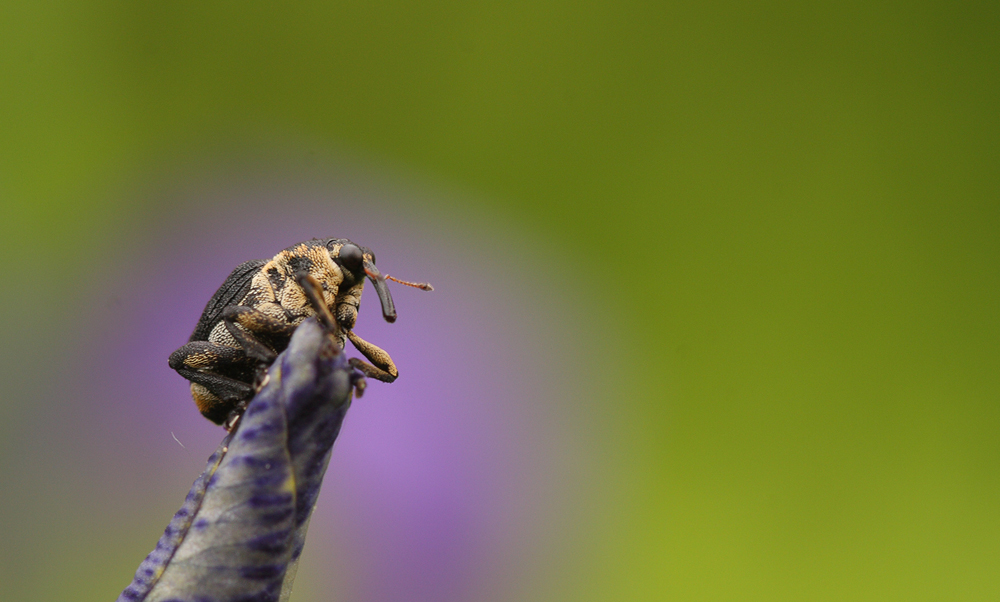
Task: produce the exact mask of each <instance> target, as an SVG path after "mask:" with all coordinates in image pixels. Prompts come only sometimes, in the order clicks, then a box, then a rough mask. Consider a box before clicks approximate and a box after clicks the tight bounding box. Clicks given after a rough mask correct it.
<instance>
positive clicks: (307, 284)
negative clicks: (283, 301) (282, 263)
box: [295, 272, 337, 332]
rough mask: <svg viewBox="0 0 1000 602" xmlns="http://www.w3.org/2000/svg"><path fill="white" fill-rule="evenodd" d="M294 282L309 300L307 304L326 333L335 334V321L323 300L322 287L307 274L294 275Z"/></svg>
mask: <svg viewBox="0 0 1000 602" xmlns="http://www.w3.org/2000/svg"><path fill="white" fill-rule="evenodd" d="M295 281H296V282H298V283H299V286H300V287H302V291H303V292H304V293H305V294H306V298H307V299H309V303H310V304H312V306H313V309H314V310H315V311H316V317H317V318H318V319H319V321H320V323H321V324H322V325H323V326H324V327H325V328H326V330H327V332H336V329H337V320H336V319H334V317H333V314H332V313H330V308H329V307H327V306H326V302H325V301H324V300H323V285H321V284H320V283H319V281H317V280H316V279H315V278H314V277H313V276H311V275H310V274H309V273H307V272H298V273H296V274H295Z"/></svg>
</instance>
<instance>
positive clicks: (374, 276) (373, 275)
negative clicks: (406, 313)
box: [364, 259, 396, 322]
mask: <svg viewBox="0 0 1000 602" xmlns="http://www.w3.org/2000/svg"><path fill="white" fill-rule="evenodd" d="M364 266H365V275H367V276H368V279H369V280H371V281H372V284H373V285H375V292H376V293H378V300H379V301H381V302H382V317H383V318H385V321H386V322H395V321H396V305H395V304H394V303H393V302H392V294H390V293H389V287H388V286H387V285H386V283H385V276H383V275H382V273H381V272H379V271H378V268H377V267H375V264H374V263H372V262H371V261H369V260H367V259H366V260H365V263H364Z"/></svg>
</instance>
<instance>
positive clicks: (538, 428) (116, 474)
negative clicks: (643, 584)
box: [61, 178, 595, 602]
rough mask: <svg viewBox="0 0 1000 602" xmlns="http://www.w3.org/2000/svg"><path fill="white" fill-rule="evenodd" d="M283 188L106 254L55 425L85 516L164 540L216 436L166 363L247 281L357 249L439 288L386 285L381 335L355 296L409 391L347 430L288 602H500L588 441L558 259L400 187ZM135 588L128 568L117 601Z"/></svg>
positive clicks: (582, 463) (576, 340)
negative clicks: (314, 251) (286, 260)
mask: <svg viewBox="0 0 1000 602" xmlns="http://www.w3.org/2000/svg"><path fill="white" fill-rule="evenodd" d="M295 181H296V182H297V183H296V184H295V185H294V186H292V185H289V184H288V182H287V181H285V180H282V179H281V178H275V179H272V180H266V179H263V178H261V179H259V180H258V181H257V182H253V183H249V184H248V183H247V181H246V178H242V179H240V180H239V182H240V184H238V185H237V184H230V183H227V182H224V181H223V182H218V181H217V182H210V183H205V182H202V183H200V184H198V185H192V186H191V187H189V188H187V189H183V190H175V191H172V192H171V193H169V194H168V195H166V196H165V197H164V198H161V199H159V201H160V202H159V203H158V205H159V206H160V207H164V208H169V209H164V210H162V211H161V212H160V213H159V214H156V215H148V216H142V217H144V219H139V220H137V221H130V228H129V230H128V231H127V232H125V231H123V234H122V238H121V241H120V245H119V244H112V245H110V246H112V247H117V248H116V249H113V250H115V251H117V254H116V255H114V256H113V257H110V258H107V259H106V260H104V261H102V262H100V265H101V267H102V269H101V270H100V271H98V272H96V273H95V274H94V275H93V278H94V282H95V283H96V284H97V286H95V287H94V289H93V291H91V292H90V294H89V296H88V297H87V299H88V300H87V301H85V303H84V307H83V308H82V309H83V310H84V313H85V315H87V316H88V317H89V318H88V324H87V326H86V327H85V329H84V337H83V339H82V340H81V341H77V342H75V348H76V349H77V353H78V354H79V358H80V361H79V362H77V363H76V364H75V366H73V368H72V369H71V371H72V372H73V375H72V379H73V381H74V382H75V383H77V385H76V396H75V399H76V402H77V403H76V404H75V406H74V408H75V409H70V410H68V413H67V414H66V416H65V418H66V420H65V421H64V422H61V423H62V424H63V425H64V426H65V433H64V435H65V438H64V439H62V440H64V441H65V442H66V444H67V445H69V446H70V447H72V448H74V449H75V450H77V452H76V453H77V456H76V460H77V461H79V460H84V463H85V464H86V465H87V466H90V467H91V468H92V470H91V471H90V472H89V474H88V477H87V479H86V487H87V488H88V490H89V491H90V492H91V493H90V494H88V497H90V496H92V499H91V500H90V501H91V502H93V503H94V504H96V505H102V506H105V507H106V508H107V510H108V512H110V513H112V514H118V515H119V518H121V519H122V520H123V521H124V522H125V523H127V524H132V525H135V529H134V530H132V531H130V533H131V536H133V537H135V538H136V541H140V542H141V541H145V542H146V544H145V547H146V548H149V547H150V546H152V545H153V543H155V539H156V536H157V535H158V534H159V531H160V530H161V529H162V527H163V525H165V524H166V522H167V520H168V519H169V516H170V512H172V509H173V507H174V506H176V505H177V504H179V503H180V500H181V499H182V498H183V495H184V493H185V492H186V490H187V487H188V486H189V484H190V482H191V481H192V480H193V479H194V478H195V476H196V475H197V473H198V472H199V471H200V470H201V468H202V467H203V463H204V460H205V458H207V457H208V455H209V454H210V453H211V451H212V449H213V448H214V446H215V445H216V444H217V443H218V441H219V439H221V437H222V436H223V431H222V430H221V429H220V428H218V427H216V426H214V425H212V424H210V423H209V422H208V421H206V420H204V419H203V418H202V417H201V416H200V415H199V414H198V412H197V409H196V408H195V406H194V404H193V402H192V401H191V399H190V396H189V393H188V384H187V382H186V381H184V380H183V379H182V378H181V377H180V376H178V375H177V374H175V373H174V372H173V371H171V370H169V368H168V367H167V365H166V358H167V356H168V355H169V354H170V352H171V351H173V350H174V349H175V348H177V347H179V346H181V345H182V344H183V343H184V342H186V339H187V337H188V336H189V334H190V332H191V330H192V329H193V328H194V325H195V322H196V321H197V319H198V316H199V315H200V313H201V310H202V308H203V307H204V304H205V302H206V301H207V300H208V298H209V297H210V296H211V294H212V293H213V292H214V291H215V289H216V288H217V287H218V286H219V284H221V282H222V281H223V279H224V278H225V277H226V276H227V275H228V273H229V272H230V271H231V270H232V268H233V267H235V266H236V265H237V264H239V263H240V262H242V261H245V260H247V259H251V258H265V257H270V256H272V255H274V254H275V253H277V252H278V251H279V250H281V249H282V248H285V247H287V246H289V245H291V244H294V243H296V242H299V241H301V240H305V239H308V238H312V237H326V236H341V237H347V238H350V239H352V240H353V241H354V242H357V243H359V244H362V245H365V246H368V247H370V248H372V249H373V251H374V252H375V254H376V257H377V259H378V266H379V268H380V269H381V270H382V271H383V272H384V273H389V274H392V275H395V276H398V277H401V278H405V279H410V280H417V281H429V282H432V283H433V284H434V286H435V289H436V290H435V291H434V292H431V293H426V292H422V291H418V290H416V289H410V288H407V287H403V286H393V294H394V297H395V300H396V306H397V309H398V312H399V319H398V320H397V322H396V323H395V324H391V325H390V324H387V323H385V322H384V321H383V320H382V318H381V313H380V311H379V306H378V299H377V297H376V296H375V294H374V291H372V290H371V288H370V287H368V288H367V289H366V293H365V296H364V298H363V300H362V309H361V312H360V315H359V321H358V325H357V327H356V332H358V333H359V334H360V335H361V336H362V337H364V338H366V339H367V340H369V341H372V342H374V343H375V344H377V345H379V346H381V347H382V348H384V349H386V350H387V351H388V352H389V353H390V354H391V355H392V357H393V359H394V360H395V362H396V364H397V366H398V367H399V370H400V378H399V379H398V380H397V381H396V382H395V383H393V384H391V385H386V384H383V383H378V382H372V383H370V386H369V388H368V392H367V393H366V395H365V396H364V397H363V398H362V399H360V400H356V401H355V404H354V406H353V407H352V409H351V411H350V413H349V414H348V417H347V420H346V422H345V425H344V429H343V431H342V433H341V436H340V439H339V440H338V442H337V444H336V445H335V447H334V455H333V459H332V461H331V465H330V470H329V472H328V473H327V476H326V480H325V484H324V490H323V493H322V494H321V496H320V500H319V504H318V506H317V510H316V513H315V515H314V517H313V521H312V526H311V528H310V534H309V537H308V539H307V545H306V550H305V555H304V558H303V561H302V567H301V568H300V571H299V575H298V578H297V591H296V596H295V599H296V600H299V601H300V602H305V601H306V600H311V599H316V600H320V599H322V600H325V599H329V598H330V592H332V591H336V592H337V599H342V600H372V601H375V600H435V601H446V600H467V599H470V598H472V597H475V598H477V599H491V598H494V597H495V598H508V597H509V596H510V595H512V592H511V591H505V588H506V587H507V585H505V584H509V583H525V582H529V581H530V580H531V579H532V573H533V571H535V570H536V565H537V564H538V562H541V561H542V560H544V559H546V558H548V559H551V557H552V555H554V554H558V550H559V549H560V547H561V546H563V545H564V539H565V537H566V536H567V534H568V533H569V532H570V531H571V529H572V525H573V522H574V521H575V520H577V518H576V516H577V514H576V513H575V512H574V511H572V508H573V507H577V506H579V503H578V501H577V500H576V498H577V497H578V496H579V490H580V488H581V486H582V483H583V482H584V481H585V480H586V479H587V472H588V469H587V468H586V467H587V466H588V462H589V461H588V455H589V454H591V453H592V451H590V450H587V449H584V447H583V446H582V445H581V444H580V441H582V440H584V439H583V436H582V435H581V433H582V432H584V431H585V430H590V429H591V428H592V427H591V426H588V424H589V422H588V421H590V417H589V412H591V410H593V408H592V407H591V406H592V405H593V402H592V401H587V399H591V400H592V399H593V397H594V396H593V393H592V386H591V385H590V384H589V382H588V381H591V380H593V376H594V372H595V371H594V370H593V369H592V368H590V367H588V366H587V365H586V363H587V362H588V361H589V360H588V359H587V358H588V357H590V356H589V355H588V354H586V353H585V347H584V345H583V341H581V340H580V333H581V332H584V331H585V330H584V329H583V328H581V322H582V316H584V315H585V314H586V308H584V307H582V306H580V305H579V303H578V299H579V298H580V297H579V295H574V294H572V292H571V291H569V290H568V289H567V288H565V286H564V285H562V286H561V285H559V284H554V283H553V278H552V277H551V274H544V273H539V271H538V270H537V269H536V266H537V265H539V264H545V265H548V264H550V262H551V260H552V258H551V257H546V256H543V255H542V254H544V253H545V249H544V246H543V245H535V244H532V243H531V241H529V240H526V239H523V240H518V239H517V237H516V236H515V235H513V234H512V233H511V232H510V231H509V230H505V229H503V228H498V227H497V224H496V220H495V218H489V219H487V218H486V217H485V216H475V215H462V214H461V211H460V210H458V209H456V210H454V211H451V210H450V211H448V212H444V211H432V210H428V211H427V212H424V213H421V212H420V211H419V210H415V209H413V207H415V206H419V204H418V203H410V204H409V205H408V207H409V209H407V212H406V213H403V212H402V210H401V209H399V208H398V206H396V205H394V204H393V203H392V201H391V198H392V197H393V195H395V194H398V193H395V192H393V191H391V190H390V191H385V190H382V191H371V190H369V191H364V190H359V189H357V188H352V187H351V186H350V184H349V182H348V181H347V180H338V179H336V178H333V179H329V178H328V179H325V180H321V181H320V180H314V181H311V182H309V183H308V184H306V185H304V184H302V180H301V179H296V180H295ZM348 351H349V352H350V353H351V354H352V355H355V356H356V355H358V354H357V352H356V351H354V350H353V349H352V348H349V349H348ZM588 390H589V391H591V393H590V394H588V395H583V392H585V391H588ZM175 438H176V439H177V441H175ZM66 470H67V471H68V472H72V471H73V469H72V468H70V467H67V468H66ZM146 551H148V549H147V550H146ZM141 557H142V556H141V554H138V555H136V557H135V563H136V564H138V562H139V560H141ZM133 569H134V567H122V582H123V586H124V584H125V583H126V582H127V576H128V575H130V574H131V571H132V570H133Z"/></svg>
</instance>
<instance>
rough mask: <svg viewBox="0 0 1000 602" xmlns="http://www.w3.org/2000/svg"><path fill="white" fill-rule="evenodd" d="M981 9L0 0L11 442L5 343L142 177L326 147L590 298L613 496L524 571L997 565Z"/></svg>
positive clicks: (954, 580) (781, 594)
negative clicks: (552, 553) (547, 557)
mask: <svg viewBox="0 0 1000 602" xmlns="http://www.w3.org/2000/svg"><path fill="white" fill-rule="evenodd" d="M998 31H1000V4H998V3H996V2H982V3H958V4H956V3H944V2H939V3H931V2H897V3H888V2H878V3H871V2H864V3H861V2H859V3H836V4H835V3H826V4H819V3H803V4H793V3H768V4H747V3H736V2H714V3H713V2H708V3H697V4H694V3H692V4H689V5H680V4H672V3H665V2H658V3H639V2H627V1H626V2H616V3H586V2H585V3H579V2H544V1H543V2H503V3H499V2H497V3H489V2H480V3H434V4H429V3H419V2H389V3H383V4H379V5H367V4H364V3H339V2H338V3H331V2H324V3H321V2H300V3H289V4H284V5H277V4H270V3H268V4H264V3H246V2H240V3H237V2H227V3H219V2H172V3H163V2H155V3H139V4H136V3H127V2H103V1H93V0H91V1H89V2H79V1H72V0H67V1H65V2H33V3H28V2H6V3H4V4H3V5H2V7H0V202H2V215H0V244H2V245H3V249H4V255H3V256H4V258H5V259H6V270H7V273H6V274H5V277H4V278H3V279H2V281H3V283H2V284H0V293H2V296H3V298H4V300H5V310H6V311H5V312H4V314H5V315H6V316H8V317H9V318H12V319H11V320H10V322H11V323H8V324H7V325H5V327H4V331H5V332H6V335H5V337H4V339H5V341H6V342H5V344H4V347H5V350H4V356H3V360H4V367H3V371H4V374H5V382H7V383H9V385H8V386H6V387H5V390H4V392H3V393H0V395H2V399H3V403H2V408H0V419H2V420H3V421H4V422H5V423H6V424H5V425H4V426H3V427H2V428H0V435H3V439H4V440H5V441H4V443H0V450H2V453H3V454H4V457H5V458H8V459H9V458H16V457H17V455H18V449H17V448H16V446H14V445H13V444H11V443H10V441H11V439H10V438H9V437H8V435H9V434H10V433H12V432H14V431H15V430H16V429H17V428H18V426H17V425H18V423H19V421H20V420H21V419H22V418H23V417H24V416H25V415H26V414H30V413H37V412H39V411H41V412H43V413H44V412H50V411H56V410H53V409H52V408H51V404H48V403H45V402H43V400H37V399H33V398H32V396H31V391H32V390H33V389H32V388H33V387H34V384H33V383H32V382H30V380H28V379H23V378H21V379H18V378H17V375H18V374H34V373H35V372H32V370H37V369H38V367H39V366H42V367H44V366H45V365H46V362H47V361H48V359H47V358H48V357H49V355H48V354H50V353H51V352H52V349H53V346H57V345H58V341H59V340H60V337H61V336H63V335H64V334H65V333H66V332H71V331H72V330H73V329H74V324H73V323H72V321H71V320H69V319H68V318H66V314H65V312H62V311H60V308H61V307H63V306H64V304H67V303H70V304H72V303H73V301H74V296H75V295H76V293H77V291H80V290H82V289H85V288H86V287H87V286H88V282H89V281H90V279H91V278H92V277H93V274H94V273H95V271H100V262H101V261H102V258H106V257H109V256H112V255H114V254H118V253H127V252H128V247H127V246H126V245H125V244H124V243H125V241H127V240H130V239H129V238H128V233H129V232H131V227H132V226H131V225H132V224H133V223H135V221H136V220H140V219H142V216H144V215H147V214H150V213H151V212H155V211H164V208H163V207H159V206H155V203H149V204H148V205H147V204H143V203H139V202H133V201H134V200H135V199H136V198H147V196H148V195H143V194H137V193H135V191H136V190H148V189H149V188H150V187H155V186H157V185H158V184H157V183H162V182H164V181H173V180H175V179H177V178H182V177H194V176H191V175H190V174H196V175H198V174H200V175H204V174H206V173H207V174H211V173H213V171H214V170H217V169H222V167H220V166H226V165H230V164H232V162H234V161H236V162H239V161H243V160H246V159H247V158H248V157H251V158H253V160H254V161H258V162H260V161H262V160H261V159H260V157H268V156H271V155H273V154H275V151H274V149H275V148H286V147H295V148H296V149H297V150H296V151H295V152H301V153H303V154H305V155H308V153H309V152H310V151H311V150H312V149H317V148H318V149H321V151H322V152H323V153H325V152H327V151H330V152H333V151H335V152H337V153H342V154H343V155H344V156H348V157H351V158H352V159H351V160H353V161H357V162H358V163H360V164H362V165H365V166H367V167H366V169H368V170H370V171H371V172H374V173H378V172H379V171H380V170H382V171H384V172H385V173H392V174H394V175H393V176H392V178H395V179H396V180H394V181H398V179H400V178H401V179H402V180H405V181H407V182H411V183H413V185H414V186H417V187H423V188H422V189H423V190H427V189H431V190H447V191H448V193H447V194H445V193H442V194H437V195H435V194H424V195H421V196H420V200H419V206H418V205H417V204H415V205H414V206H412V207H408V208H407V211H411V212H416V213H420V214H422V215H424V214H425V215H440V216H443V217H444V216H448V215H450V214H452V213H455V212H470V211H471V212H473V214H475V215H482V216H487V217H484V218H483V219H481V220H480V223H479V224H478V226H477V227H481V228H483V229H484V231H487V230H490V231H491V232H492V234H491V235H492V236H497V237H503V236H505V235H506V234H508V233H509V234H510V235H511V237H512V240H514V239H516V240H518V241H522V242H521V243H519V244H521V245H527V246H528V248H521V249H520V250H519V252H521V253H524V254H527V255H531V254H532V253H533V252H535V251H534V249H533V248H532V247H531V243H526V242H523V241H537V244H538V247H537V249H538V250H537V256H536V257H535V260H536V261H535V263H534V264H533V269H537V271H538V273H540V274H546V273H552V274H558V278H559V280H560V282H565V283H569V284H566V285H565V286H564V294H566V295H570V296H572V297H573V298H574V299H577V298H579V299H583V301H582V302H583V303H585V304H586V307H587V308H588V312H589V316H588V318H587V319H586V320H584V321H582V322H581V328H585V329H587V330H586V331H585V332H584V336H585V340H589V341H592V342H593V350H592V353H594V354H597V357H598V361H600V362H601V365H602V366H603V367H604V370H605V375H604V376H603V379H604V381H605V384H604V387H605V388H604V390H601V391H595V392H594V396H595V400H594V401H593V403H597V404H599V405H601V406H604V407H605V408H606V409H607V411H606V413H605V414H604V416H603V419H602V424H601V425H600V426H599V428H598V429H595V430H594V431H593V432H592V433H591V434H590V436H591V437H592V443H593V445H594V447H595V448H597V449H599V450H600V455H601V457H602V458H605V461H606V462H607V464H608V466H609V467H612V468H610V469H608V470H606V471H604V472H603V473H602V474H605V476H606V478H607V482H605V483H600V484H599V487H600V488H601V489H603V490H604V491H605V494H606V496H607V497H606V499H605V501H604V502H602V505H601V508H602V510H601V512H600V513H599V515H597V516H593V517H591V518H590V519H588V520H587V521H582V522H581V523H580V526H579V527H578V531H577V533H576V536H575V539H574V540H573V542H572V544H573V545H571V546H567V547H566V548H565V549H563V550H562V551H561V552H560V554H559V555H558V557H555V558H552V559H551V562H548V563H546V564H545V565H543V566H542V567H541V570H539V571H538V574H537V575H536V576H535V578H534V579H533V580H532V581H530V582H526V583H524V584H523V585H522V586H521V587H519V588H517V589H518V590H520V591H521V594H520V595H521V596H523V597H524V598H526V599H574V600H617V599H635V600H654V599H671V600H751V599H753V600H802V599H817V600H820V599H822V600H845V599H850V600H931V599H935V600H937V599H950V600H995V599H998V598H1000V483H998V477H1000V448H998V441H1000V439H998V436H997V433H998V428H1000V407H998V404H997V391H998V384H1000V383H998V375H1000V370H998V368H1000V366H998V360H1000V352H998V350H1000V348H998V335H1000V329H998V326H1000V324H998V319H997V309H998V307H1000V305H998V302H1000V282H998V274H1000V271H998V269H1000V253H998V251H1000V169H998V165H997V162H998V159H1000V153H998V140H1000V128H998V115H1000V110H998V107H1000V51H998V50H1000V48H998V46H1000V36H998V35H997V32H998ZM331 149H333V150H332V151H331ZM277 154H279V155H280V152H279V153H277ZM263 161H265V162H266V159H264V160H263ZM400 174H403V175H400ZM151 182H152V184H151ZM414 203H418V201H414ZM491 229H492V230H491ZM498 229H499V230H498ZM505 229H506V230H509V232H506V231H505ZM327 235H330V236H334V235H335V236H350V234H349V233H344V232H330V233H329V234H327ZM291 242H295V241H289V244H290V243H291ZM504 252H505V251H504V250H503V249H497V253H498V254H502V253H504ZM412 276H413V277H416V278H419V277H420V276H419V275H418V274H413V275H412ZM26 341H28V342H26ZM31 341H34V342H33V343H32V342H31ZM39 341H41V342H39ZM553 368H554V369H556V370H558V369H559V368H560V366H559V360H558V359H556V360H554V361H553ZM192 478H193V475H192ZM5 481H6V483H5V484H4V485H3V489H7V490H8V493H10V492H11V491H12V490H16V489H17V488H18V487H19V484H18V482H17V481H16V480H14V481H12V480H11V479H5ZM164 518H165V517H164ZM165 522H166V520H164V521H163V523H164V524H165ZM149 543H150V546H151V545H152V543H153V541H152V540H151V541H150V542H149ZM0 545H3V546H5V547H7V548H8V549H6V550H5V551H4V552H5V554H10V555H11V557H14V556H16V555H17V553H18V551H17V550H16V549H12V548H11V547H10V546H11V545H12V544H11V543H10V542H3V543H0ZM307 552H308V549H307ZM139 560H141V558H138V557H137V558H135V559H134V562H130V561H129V559H128V558H123V559H122V561H123V562H125V563H127V564H129V566H128V568H126V569H125V570H124V571H123V572H122V573H120V574H115V575H110V576H108V579H114V580H115V581H114V582H115V583H117V582H118V581H122V576H123V575H124V576H126V579H127V576H128V575H130V574H131V571H132V570H133V568H134V566H136V565H137V564H138V562H139ZM7 578H8V579H19V578H20V579H24V578H25V577H24V575H8V576H7ZM33 578H37V577H33ZM125 584H126V582H125V581H122V582H121V585H120V586H119V589H120V588H121V587H124V585H125ZM20 587H21V588H23V591H31V589H32V588H31V585H30V584H26V583H21V584H20ZM89 595H90V594H89V593H88V592H80V593H79V595H75V596H74V598H73V599H77V600H85V599H86V600H89V599H106V598H107V592H102V595H100V596H97V597H94V598H90V597H88V596H89ZM112 595H113V594H112ZM330 598H331V599H336V597H335V592H330ZM39 599H41V598H39Z"/></svg>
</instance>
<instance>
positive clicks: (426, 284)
mask: <svg viewBox="0 0 1000 602" xmlns="http://www.w3.org/2000/svg"><path fill="white" fill-rule="evenodd" d="M385 279H386V280H392V281H393V282H398V283H400V284H405V285H406V286H412V287H413V288H419V289H420V290H422V291H432V290H434V287H433V286H431V283H430V282H408V281H406V280H400V279H399V278H393V277H392V276H390V275H389V274H386V275H385Z"/></svg>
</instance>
